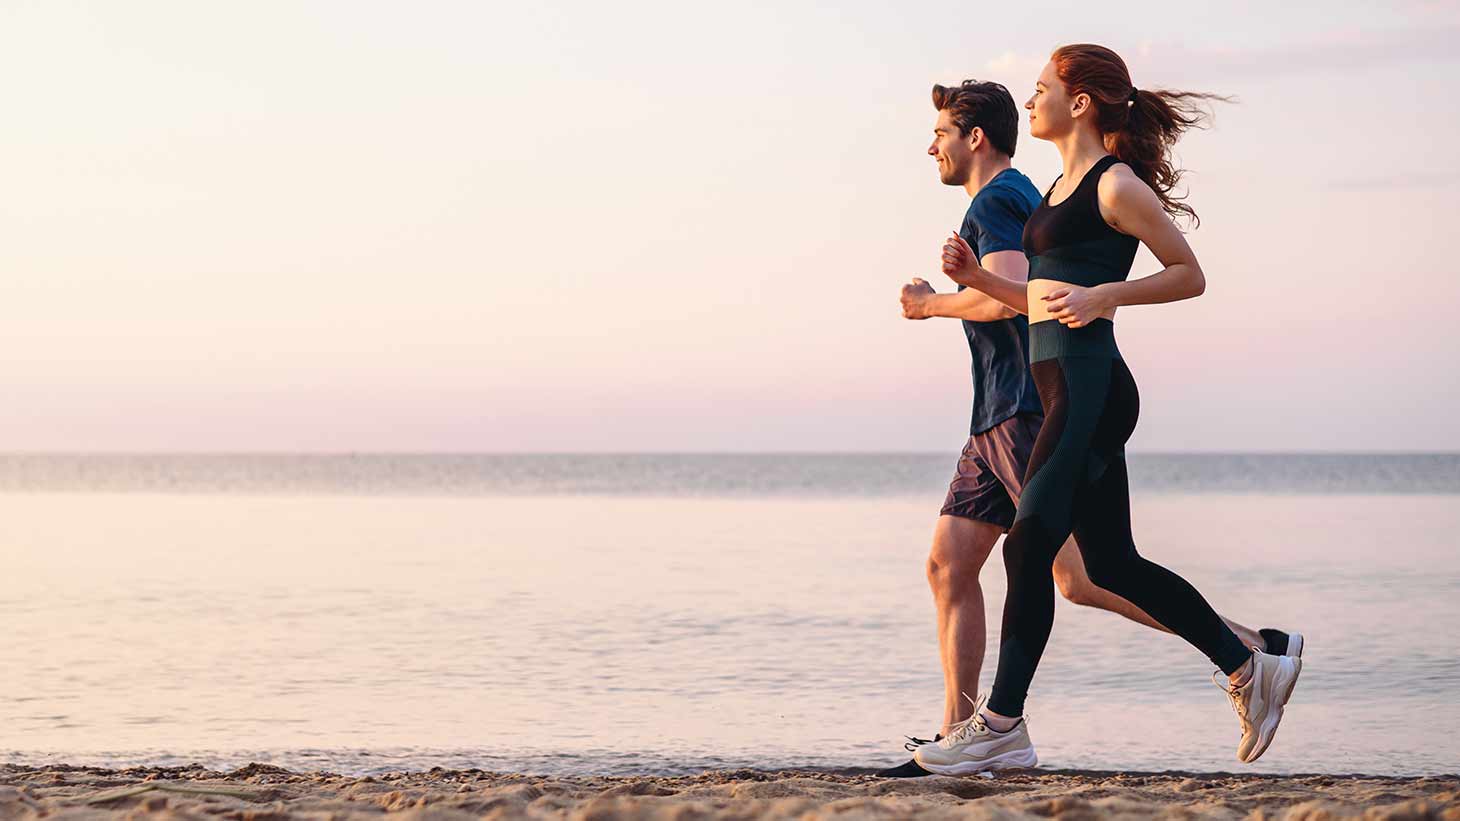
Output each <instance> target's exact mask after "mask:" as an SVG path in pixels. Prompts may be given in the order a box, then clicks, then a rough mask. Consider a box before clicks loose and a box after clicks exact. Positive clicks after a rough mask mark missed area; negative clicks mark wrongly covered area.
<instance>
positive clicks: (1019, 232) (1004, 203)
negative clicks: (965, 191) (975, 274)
mask: <svg viewBox="0 0 1460 821" xmlns="http://www.w3.org/2000/svg"><path fill="white" fill-rule="evenodd" d="M1022 205H1023V203H1021V202H1020V201H1019V200H1018V199H1016V198H1015V196H1014V195H1013V192H1011V191H1004V190H1002V189H994V190H992V191H989V192H987V194H986V195H985V196H982V197H979V198H978V199H977V200H975V201H974V203H973V205H972V206H971V207H970V208H969V209H968V218H967V219H966V220H965V227H966V228H968V229H970V231H971V233H972V234H973V236H974V238H975V239H976V240H977V242H974V240H969V244H971V245H973V247H974V248H976V249H978V256H979V258H980V259H982V258H983V257H985V256H987V255H989V254H992V253H994V252H995V251H1023V250H1024V221H1025V220H1026V219H1028V216H1029V215H1028V214H1027V213H1025V211H1024V209H1023V208H1022ZM965 239H967V236H965Z"/></svg>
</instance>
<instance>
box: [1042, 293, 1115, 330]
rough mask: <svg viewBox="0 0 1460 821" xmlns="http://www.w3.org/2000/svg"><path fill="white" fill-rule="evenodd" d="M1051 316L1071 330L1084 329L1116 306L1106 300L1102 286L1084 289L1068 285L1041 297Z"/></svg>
mask: <svg viewBox="0 0 1460 821" xmlns="http://www.w3.org/2000/svg"><path fill="white" fill-rule="evenodd" d="M1041 299H1043V300H1044V306H1045V308H1046V309H1047V310H1048V311H1049V315H1050V316H1051V317H1054V318H1055V319H1058V320H1059V321H1060V322H1063V323H1064V324H1066V325H1068V326H1070V327H1071V328H1083V327H1085V326H1086V325H1089V324H1090V323H1091V322H1094V321H1095V320H1097V319H1099V318H1100V317H1101V316H1102V315H1104V314H1106V313H1108V312H1109V311H1110V310H1111V309H1112V308H1114V307H1115V304H1114V303H1113V302H1111V301H1110V300H1108V299H1106V298H1105V295H1104V294H1103V293H1102V292H1101V290H1100V286H1098V285H1097V286H1095V287H1094V288H1082V287H1080V286H1079V285H1066V286H1064V287H1062V288H1058V289H1056V290H1053V291H1051V292H1049V293H1048V294H1047V295H1045V296H1043V297H1041Z"/></svg>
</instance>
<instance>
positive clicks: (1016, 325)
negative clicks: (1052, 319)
mask: <svg viewBox="0 0 1460 821" xmlns="http://www.w3.org/2000/svg"><path fill="white" fill-rule="evenodd" d="M1041 199H1043V196H1042V195H1041V194H1040V193H1039V190H1038V189H1036V188H1035V187H1034V183H1032V182H1030V181H1029V178H1028V177H1026V176H1024V175H1023V174H1021V173H1019V172H1018V171H1016V170H1014V169H1012V168H1006V169H1004V170H1003V171H1000V172H999V173H998V175H997V176H995V177H994V178H993V179H991V180H989V181H988V183H987V184H986V185H984V187H983V188H981V189H979V192H978V195H977V196H975V197H974V198H973V202H971V203H969V204H968V213H967V214H966V215H964V217H963V227H961V228H959V229H958V233H959V235H960V236H962V237H963V239H964V240H966V241H967V242H968V244H969V245H970V246H972V247H973V250H974V253H976V254H977V255H978V258H979V259H980V260H981V259H983V258H984V255H986V254H992V253H994V252H995V251H1023V250H1024V245H1023V237H1024V223H1025V222H1026V221H1027V220H1028V219H1029V215H1030V214H1033V213H1034V209H1035V208H1037V207H1039V203H1040V200H1041ZM958 290H960V291H961V290H963V286H961V285H960V286H959V287H958ZM963 335H964V336H966V337H968V350H969V353H971V354H973V419H972V421H971V422H970V424H969V430H968V432H969V434H970V435H972V434H975V433H982V432H984V431H986V430H988V429H989V428H992V427H994V426H995V425H997V424H999V423H1000V422H1002V421H1004V420H1005V419H1008V418H1009V417H1011V416H1013V415H1015V414H1017V413H1043V410H1042V409H1041V407H1040V404H1039V393H1038V392H1037V391H1036V390H1035V388H1034V380H1033V379H1032V378H1031V377H1030V375H1029V320H1028V319H1027V318H1026V317H1025V316H1024V315H1023V314H1020V315H1019V316H1016V317H1014V318H1013V319H999V320H995V321H993V322H971V321H969V320H967V319H965V320H963Z"/></svg>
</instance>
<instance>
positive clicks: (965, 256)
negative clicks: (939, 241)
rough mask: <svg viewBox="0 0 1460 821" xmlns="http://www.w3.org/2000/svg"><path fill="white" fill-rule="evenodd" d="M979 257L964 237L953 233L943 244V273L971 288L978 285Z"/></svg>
mask: <svg viewBox="0 0 1460 821" xmlns="http://www.w3.org/2000/svg"><path fill="white" fill-rule="evenodd" d="M978 272H979V264H978V258H977V257H976V256H975V255H974V253H973V247H972V246H970V245H969V244H968V243H967V242H966V241H964V239H963V237H960V236H958V235H957V234H953V235H952V236H950V237H948V240H947V242H945V243H944V244H943V274H944V275H945V276H947V277H948V278H949V279H951V280H953V281H954V282H956V283H958V284H959V285H964V286H967V287H969V288H976V287H978V286H977V285H975V284H974V283H975V282H977V281H978Z"/></svg>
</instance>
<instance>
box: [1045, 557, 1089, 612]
mask: <svg viewBox="0 0 1460 821" xmlns="http://www.w3.org/2000/svg"><path fill="white" fill-rule="evenodd" d="M1054 583H1055V586H1056V587H1058V588H1059V591H1060V595H1061V596H1064V597H1065V599H1066V600H1068V601H1069V602H1070V603H1071V604H1078V605H1081V606H1083V607H1092V606H1094V604H1095V584H1094V583H1093V582H1091V581H1090V579H1089V577H1087V576H1086V575H1085V574H1084V573H1068V572H1065V570H1064V568H1061V567H1059V566H1058V565H1056V566H1055V569H1054Z"/></svg>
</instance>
